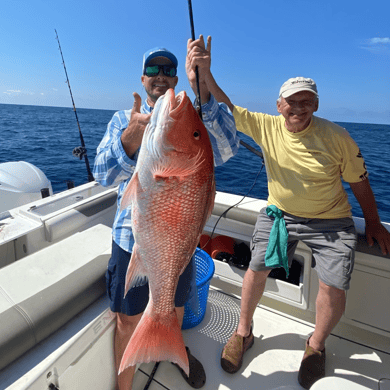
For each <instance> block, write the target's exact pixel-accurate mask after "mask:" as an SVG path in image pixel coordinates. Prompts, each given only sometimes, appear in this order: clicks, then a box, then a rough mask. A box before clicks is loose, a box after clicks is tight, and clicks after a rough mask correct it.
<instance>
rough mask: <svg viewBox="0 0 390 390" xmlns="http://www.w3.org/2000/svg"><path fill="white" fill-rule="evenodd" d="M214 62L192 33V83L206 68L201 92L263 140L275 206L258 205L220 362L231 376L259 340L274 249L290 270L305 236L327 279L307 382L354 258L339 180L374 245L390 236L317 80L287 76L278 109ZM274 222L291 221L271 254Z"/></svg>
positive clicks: (321, 361) (303, 374)
mask: <svg viewBox="0 0 390 390" xmlns="http://www.w3.org/2000/svg"><path fill="white" fill-rule="evenodd" d="M210 64H211V38H210V37H209V38H208V41H207V46H206V45H205V42H204V40H203V37H202V36H201V37H200V38H199V39H198V40H196V41H191V40H190V41H189V42H188V46H187V63H186V69H187V74H188V78H189V80H190V83H191V85H193V84H195V79H194V72H193V70H194V69H195V66H198V69H199V75H200V80H199V85H200V90H201V91H200V92H201V99H204V101H207V100H208V98H209V95H210V93H211V94H212V95H214V97H215V98H216V100H217V101H218V102H223V103H226V104H227V106H228V107H229V109H230V110H231V111H232V112H233V115H234V119H235V121H236V127H237V129H238V130H239V131H241V132H243V133H245V134H247V135H249V136H250V137H252V138H253V139H254V140H255V141H256V142H257V143H258V144H259V145H260V147H261V149H262V151H263V155H264V159H265V164H266V169H267V178H268V192H269V197H268V205H269V206H268V207H267V208H266V209H263V210H261V211H260V214H259V216H258V219H257V223H256V227H255V231H254V234H253V238H252V242H251V252H252V259H251V262H250V265H249V268H248V271H247V272H246V274H245V277H244V281H243V286H242V300H241V315H240V321H239V325H238V327H237V330H236V331H235V332H234V333H233V335H232V336H231V338H230V339H229V341H228V342H227V344H226V345H225V347H224V349H223V352H222V357H221V365H222V368H223V369H224V370H225V371H227V372H229V373H234V372H237V371H238V370H239V369H240V367H241V365H242V361H243V356H244V353H245V352H246V351H247V350H248V349H249V348H250V347H251V346H252V345H253V342H254V337H253V334H252V328H251V321H252V317H253V314H254V311H255V309H256V306H257V304H258V302H259V300H260V298H261V297H262V295H263V292H264V288H265V282H266V278H267V276H268V274H269V273H270V271H271V269H272V267H274V266H275V264H273V265H272V266H270V264H271V263H270V262H267V261H269V260H270V258H272V255H275V256H273V259H271V260H275V257H276V260H278V266H282V265H283V266H284V267H285V268H286V272H288V266H289V265H291V261H292V256H293V254H294V251H295V248H296V246H297V243H298V241H299V240H301V241H303V242H304V243H305V244H307V245H308V246H309V247H310V248H311V250H312V254H313V263H314V268H315V269H316V271H317V274H318V277H319V291H318V295H317V300H316V324H315V330H314V333H313V334H312V335H311V336H310V338H309V339H308V340H307V342H306V350H305V353H304V356H303V359H302V362H301V367H300V369H299V373H298V381H299V383H300V384H301V385H302V386H303V387H304V388H306V389H309V388H310V387H311V385H312V384H313V383H314V382H315V381H316V380H318V379H320V378H322V377H323V376H324V375H325V340H326V339H327V337H328V336H329V335H330V333H331V331H332V329H333V328H334V327H335V326H336V324H337V323H338V322H339V320H340V318H341V316H342V314H343V312H344V309H345V301H346V297H345V291H346V290H347V289H348V288H349V282H350V278H351V274H352V270H353V264H354V254H355V248H356V231H355V227H354V223H353V220H352V215H351V206H350V204H349V202H348V197H347V194H346V192H345V190H344V188H343V185H342V181H341V178H343V180H344V181H346V182H348V183H349V185H350V186H351V189H352V191H353V193H354V195H355V197H356V199H357V200H358V202H359V204H360V206H361V208H362V211H363V215H364V219H365V222H366V237H367V241H368V243H369V244H370V245H373V243H374V239H375V240H376V241H377V242H378V243H379V245H380V247H381V249H382V252H383V253H384V254H386V253H390V233H389V232H388V231H387V230H386V228H384V226H383V225H382V224H381V222H380V219H379V215H378V211H377V207H376V202H375V198H374V195H373V192H372V190H371V186H370V183H369V180H368V173H367V171H366V167H365V163H364V160H363V157H362V155H361V153H360V151H359V148H358V146H357V145H356V143H355V142H354V141H353V139H352V138H351V137H350V135H349V134H348V132H347V131H346V130H345V129H343V128H341V127H340V126H338V125H336V124H335V123H332V122H329V121H327V120H325V119H322V118H319V117H317V116H314V115H313V114H314V113H315V112H316V111H317V110H318V105H319V98H318V91H317V86H316V83H315V82H314V81H313V80H312V79H309V78H304V77H295V78H292V79H289V80H287V81H286V82H285V83H284V84H283V85H282V87H281V89H280V92H279V98H278V100H277V110H278V112H279V113H280V114H281V115H279V116H273V115H267V114H262V113H256V112H249V111H248V110H246V109H244V108H241V107H238V106H234V105H233V104H232V103H231V101H230V99H229V98H228V97H227V96H226V94H225V93H224V92H223V91H222V90H221V89H220V88H219V86H218V85H217V83H216V82H215V80H214V78H213V76H212V74H211V70H210ZM191 74H192V78H191V77H190V75H191ZM274 221H277V222H278V223H277V224H278V225H279V222H280V221H281V222H282V226H283V227H284V226H285V227H284V228H283V229H284V230H285V233H286V234H285V237H286V242H285V243H283V244H281V243H280V242H279V245H276V249H275V248H273V249H275V250H274V251H273V252H272V253H271V251H269V248H268V246H269V245H268V243H269V242H270V243H271V240H270V235H271V230H272V228H273V225H274ZM271 249H272V248H271ZM270 253H271V255H270ZM283 258H284V260H285V261H284V262H283V261H282V260H283Z"/></svg>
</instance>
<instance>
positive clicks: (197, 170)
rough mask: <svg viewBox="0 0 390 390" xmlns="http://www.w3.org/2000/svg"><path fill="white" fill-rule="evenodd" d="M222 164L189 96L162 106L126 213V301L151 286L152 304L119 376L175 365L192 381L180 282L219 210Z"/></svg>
mask: <svg viewBox="0 0 390 390" xmlns="http://www.w3.org/2000/svg"><path fill="white" fill-rule="evenodd" d="M214 197H215V181H214V158H213V150H212V147H211V143H210V139H209V136H208V133H207V130H206V128H205V126H204V125H203V123H202V121H201V120H200V118H199V115H198V113H197V112H196V111H195V109H194V107H193V106H192V103H191V101H190V99H189V98H188V96H187V95H186V93H185V92H184V91H183V92H180V93H179V94H178V95H177V96H176V97H175V93H174V91H173V89H169V90H168V91H167V92H166V94H165V95H164V96H161V97H160V98H159V100H158V101H157V102H156V105H155V107H154V110H153V114H152V117H151V119H150V123H149V124H148V126H147V128H146V129H145V133H144V136H143V139H142V144H141V148H140V152H139V157H138V162H137V166H136V168H135V171H134V174H133V176H132V178H131V180H130V182H129V184H128V186H127V188H126V190H125V193H124V195H123V199H122V202H121V209H124V208H126V207H130V205H131V210H132V229H133V234H134V238H135V244H134V247H133V252H132V256H131V259H130V263H129V267H128V270H127V274H126V286H125V294H127V292H128V290H129V289H130V288H131V287H133V286H136V285H140V284H144V283H145V281H146V278H147V279H148V281H149V302H148V305H147V307H146V309H145V312H144V313H143V315H142V317H141V320H140V322H139V324H138V326H137V327H136V329H135V331H134V333H133V335H132V337H131V339H130V341H129V343H128V345H127V347H126V350H125V352H124V355H123V358H122V361H121V365H120V369H119V372H122V371H123V370H124V369H126V368H127V367H129V366H135V365H136V364H137V363H148V362H151V361H163V360H169V361H171V362H173V363H177V364H178V365H179V366H180V367H181V368H182V369H183V370H184V371H185V372H186V373H187V375H189V363H188V357H187V352H186V349H185V345H184V341H183V337H182V333H181V329H180V325H179V322H178V320H177V316H176V311H175V292H176V287H177V283H178V280H179V276H180V275H181V274H182V273H183V271H184V269H185V268H186V267H187V265H188V264H189V262H190V260H191V257H192V255H193V253H194V251H195V249H196V246H197V244H198V242H199V238H200V235H201V234H202V231H203V228H204V225H205V224H206V221H207V219H208V218H209V216H210V214H211V211H212V209H213V206H214Z"/></svg>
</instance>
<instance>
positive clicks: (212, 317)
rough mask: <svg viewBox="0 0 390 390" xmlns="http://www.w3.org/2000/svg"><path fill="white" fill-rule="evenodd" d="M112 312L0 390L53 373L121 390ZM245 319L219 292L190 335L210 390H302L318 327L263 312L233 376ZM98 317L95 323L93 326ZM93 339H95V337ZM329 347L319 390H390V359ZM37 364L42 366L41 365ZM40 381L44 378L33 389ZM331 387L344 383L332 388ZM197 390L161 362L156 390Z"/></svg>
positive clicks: (41, 351) (38, 355) (91, 312)
mask: <svg viewBox="0 0 390 390" xmlns="http://www.w3.org/2000/svg"><path fill="white" fill-rule="evenodd" d="M107 305H108V301H107V299H106V298H105V297H104V296H103V297H101V298H100V299H99V300H98V301H97V302H95V303H94V304H93V305H91V306H90V307H89V308H88V309H87V310H86V311H85V312H83V313H81V314H80V315H79V316H78V323H77V324H76V323H75V322H73V323H72V324H67V325H65V326H64V327H63V328H61V329H60V330H59V331H57V332H56V333H55V334H53V335H52V336H50V337H49V338H48V339H47V340H45V341H44V342H42V343H40V344H39V345H38V346H37V348H34V349H33V350H31V351H29V352H27V353H26V354H25V355H24V356H22V357H21V358H20V359H18V360H17V361H15V362H14V363H13V364H12V366H10V367H8V368H7V367H6V368H5V369H4V370H2V371H0V390H3V389H7V390H20V389H26V388H28V389H42V388H45V387H42V384H46V386H47V384H48V383H49V382H48V376H49V375H48V374H47V373H48V372H49V371H50V372H53V369H54V370H55V369H57V370H58V388H59V389H60V390H79V389H80V390H85V389H90V388H91V389H92V388H93V389H96V390H108V389H113V387H114V385H113V383H114V375H115V374H114V368H113V356H112V355H113V354H112V348H113V330H114V323H113V321H112V318H111V317H110V315H109V314H108V311H107V310H106V307H107ZM102 312H103V314H101V313H102ZM239 312H240V300H239V299H238V298H237V297H235V296H231V295H227V294H226V293H223V292H221V291H220V290H218V289H215V288H214V287H211V288H210V292H209V298H208V305H207V310H206V315H205V318H204V320H203V321H202V323H201V324H199V325H198V326H196V327H194V328H192V329H188V330H185V331H183V335H184V339H185V343H186V345H187V346H188V347H189V348H190V350H191V352H192V354H193V355H194V356H196V357H197V358H198V359H199V360H200V361H201V362H202V364H203V366H204V367H205V371H206V376H207V380H206V384H205V386H204V387H203V389H204V390H251V389H264V390H267V389H269V390H271V389H272V390H282V389H283V390H287V389H289V390H294V389H296V390H299V389H302V388H301V387H300V385H299V384H298V382H297V371H298V369H299V365H300V361H301V359H302V356H303V350H304V344H305V340H306V339H307V337H308V335H310V333H311V332H313V325H312V324H310V323H306V322H305V321H303V320H298V319H296V318H294V317H291V316H289V315H286V314H284V313H281V312H277V311H275V310H273V309H269V308H267V307H265V306H260V307H258V308H257V309H256V312H255V316H254V329H253V333H254V336H255V343H254V346H253V347H252V348H251V349H250V350H249V351H248V352H247V354H246V355H245V359H244V364H243V366H242V368H241V369H240V371H239V372H238V373H236V374H233V375H231V374H228V373H226V372H225V371H223V370H222V368H221V366H220V355H221V351H222V348H223V346H224V344H225V343H226V341H227V340H228V338H229V337H230V335H231V334H232V333H233V331H234V330H235V329H236V327H237V324H238V320H239ZM99 314H100V315H99ZM96 317H97V318H96ZM91 318H95V320H93V321H92V322H89V321H90V319H91ZM88 332H89V333H90V335H92V334H93V336H91V337H89V336H88ZM96 335H97V336H96ZM101 336H102V337H101ZM96 337H98V338H96ZM93 338H94V339H93ZM93 340H95V341H93ZM64 343H65V344H64ZM95 343H98V344H99V343H100V344H101V346H100V347H99V346H98V347H97V348H92V346H94V345H98V344H95ZM326 347H327V366H326V375H327V378H325V379H323V380H321V381H319V382H317V384H316V385H314V386H313V387H312V389H313V390H321V389H322V390H325V389H326V390H338V389H340V390H341V389H342V390H363V389H372V390H390V379H389V378H390V354H389V353H388V352H384V351H380V350H374V349H371V348H368V347H367V346H364V345H362V344H359V343H355V342H351V341H349V340H347V339H345V338H340V337H337V336H334V335H331V336H330V337H329V339H328V341H327V346H326ZM110 355H111V356H110ZM37 360H38V361H41V363H40V364H38V366H35V364H36V363H37ZM34 362H35V363H34ZM54 367H56V368H54ZM153 367H154V363H153V362H152V363H149V364H142V365H140V367H139V369H138V371H137V372H136V375H135V378H134V384H133V390H143V389H144V388H145V384H146V383H147V381H148V378H149V374H150V373H151V372H152V370H153ZM86 369H87V370H88V371H89V374H88V375H86ZM34 371H35V372H34ZM26 373H27V375H25V374H26ZM78 373H79V374H80V373H81V376H80V375H78ZM83 373H84V374H83ZM33 377H35V378H40V379H34V380H33V381H31V382H29V381H30V380H31V379H32V378H33ZM80 378H81V379H80ZM382 378H387V379H382ZM329 380H332V381H336V382H333V383H332V384H331V385H329V384H328V382H327V381H329ZM28 383H30V385H28ZM32 384H33V385H32ZM26 385H27V387H26ZM190 389H192V388H191V387H190V386H189V385H188V384H187V383H186V382H185V381H184V379H183V378H182V376H181V375H180V373H179V371H178V370H177V368H176V367H175V366H173V365H172V364H171V363H169V362H161V363H160V365H159V367H158V369H157V371H156V373H155V375H154V378H153V380H152V382H151V383H150V386H149V390H190Z"/></svg>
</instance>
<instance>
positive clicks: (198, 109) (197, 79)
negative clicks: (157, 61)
mask: <svg viewBox="0 0 390 390" xmlns="http://www.w3.org/2000/svg"><path fill="white" fill-rule="evenodd" d="M188 11H189V14H190V24H191V37H192V40H193V41H195V28H194V17H193V12H192V2H191V0H188ZM195 76H196V88H197V96H196V102H197V107H196V110H197V111H198V113H199V116H200V118H201V119H203V118H202V103H201V100H200V89H199V71H198V66H196V67H195ZM240 144H241V145H242V146H244V147H245V148H247V149H248V150H250V151H251V152H252V153H254V154H256V155H257V156H259V157H261V158H263V154H262V153H261V152H260V151H258V150H256V149H255V148H253V147H252V146H250V145H248V144H247V143H246V142H244V141H243V140H241V139H240Z"/></svg>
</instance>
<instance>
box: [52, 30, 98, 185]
mask: <svg viewBox="0 0 390 390" xmlns="http://www.w3.org/2000/svg"><path fill="white" fill-rule="evenodd" d="M54 31H55V32H56V39H57V42H58V48H59V50H60V53H61V58H62V65H64V70H65V76H66V83H67V84H68V87H69V92H70V97H71V99H72V104H73V111H74V114H75V115H76V121H77V126H78V128H79V135H80V141H81V146H78V147H76V148H74V149H73V152H72V154H73V155H74V156H75V157H78V158H79V159H80V160H82V159H83V158H84V161H85V166H86V168H87V173H88V181H94V180H95V179H94V177H93V175H92V172H91V168H90V167H89V161H88V156H87V149H86V148H85V143H84V137H83V134H82V133H81V128H80V123H79V118H78V116H77V111H76V106H75V104H74V100H73V95H72V90H71V88H70V82H69V78H68V72H67V71H66V66H65V60H64V56H63V55H62V50H61V45H60V40H59V38H58V34H57V30H56V29H54Z"/></svg>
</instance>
